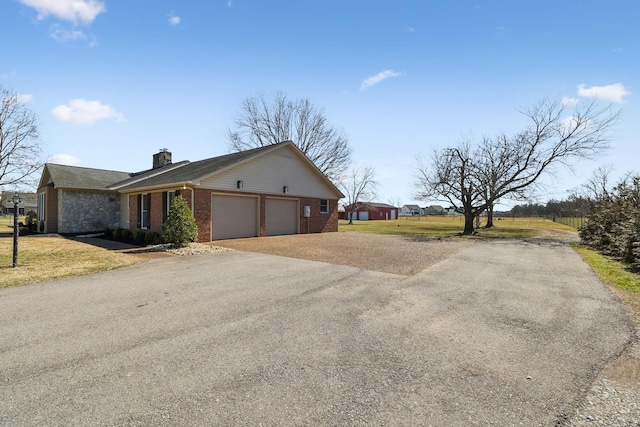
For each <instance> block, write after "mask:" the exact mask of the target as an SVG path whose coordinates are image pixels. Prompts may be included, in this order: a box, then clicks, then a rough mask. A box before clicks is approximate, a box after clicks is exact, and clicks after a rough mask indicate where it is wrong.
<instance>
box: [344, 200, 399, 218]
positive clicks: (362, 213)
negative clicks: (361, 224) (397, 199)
mask: <svg viewBox="0 0 640 427" xmlns="http://www.w3.org/2000/svg"><path fill="white" fill-rule="evenodd" d="M344 210H345V211H344V212H340V214H341V218H343V219H349V216H350V215H351V211H352V209H351V206H345V207H344ZM342 214H344V217H342ZM397 218H398V208H396V207H395V206H391V205H389V204H386V203H375V202H371V203H360V202H358V203H356V208H355V210H353V219H354V220H358V221H369V220H380V219H383V220H384V219H397Z"/></svg>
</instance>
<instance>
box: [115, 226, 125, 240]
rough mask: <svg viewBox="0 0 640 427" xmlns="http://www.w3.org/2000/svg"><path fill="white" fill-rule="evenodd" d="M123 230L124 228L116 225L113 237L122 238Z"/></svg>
mask: <svg viewBox="0 0 640 427" xmlns="http://www.w3.org/2000/svg"><path fill="white" fill-rule="evenodd" d="M122 230H123V228H120V227H116V229H115V230H113V237H115V238H116V239H122Z"/></svg>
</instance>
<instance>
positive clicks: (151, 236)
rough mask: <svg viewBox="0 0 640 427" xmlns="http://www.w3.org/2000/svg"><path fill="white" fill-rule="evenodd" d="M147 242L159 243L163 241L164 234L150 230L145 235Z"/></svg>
mask: <svg viewBox="0 0 640 427" xmlns="http://www.w3.org/2000/svg"><path fill="white" fill-rule="evenodd" d="M144 241H145V243H148V244H150V245H159V244H160V243H162V235H161V234H160V233H158V232H156V231H149V232H148V233H147V235H146V236H144Z"/></svg>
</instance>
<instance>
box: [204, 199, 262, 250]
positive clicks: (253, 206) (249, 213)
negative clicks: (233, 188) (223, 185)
mask: <svg viewBox="0 0 640 427" xmlns="http://www.w3.org/2000/svg"><path fill="white" fill-rule="evenodd" d="M211 236H212V239H213V240H221V239H235V238H239V237H256V236H258V198H257V197H242V196H226V195H225V196H221V195H213V197H212V198H211Z"/></svg>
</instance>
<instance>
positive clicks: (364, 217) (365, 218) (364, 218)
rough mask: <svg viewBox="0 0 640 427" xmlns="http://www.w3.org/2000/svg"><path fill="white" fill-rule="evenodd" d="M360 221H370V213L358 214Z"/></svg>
mask: <svg viewBox="0 0 640 427" xmlns="http://www.w3.org/2000/svg"><path fill="white" fill-rule="evenodd" d="M358 219H359V220H360V221H368V220H369V212H360V213H358Z"/></svg>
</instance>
